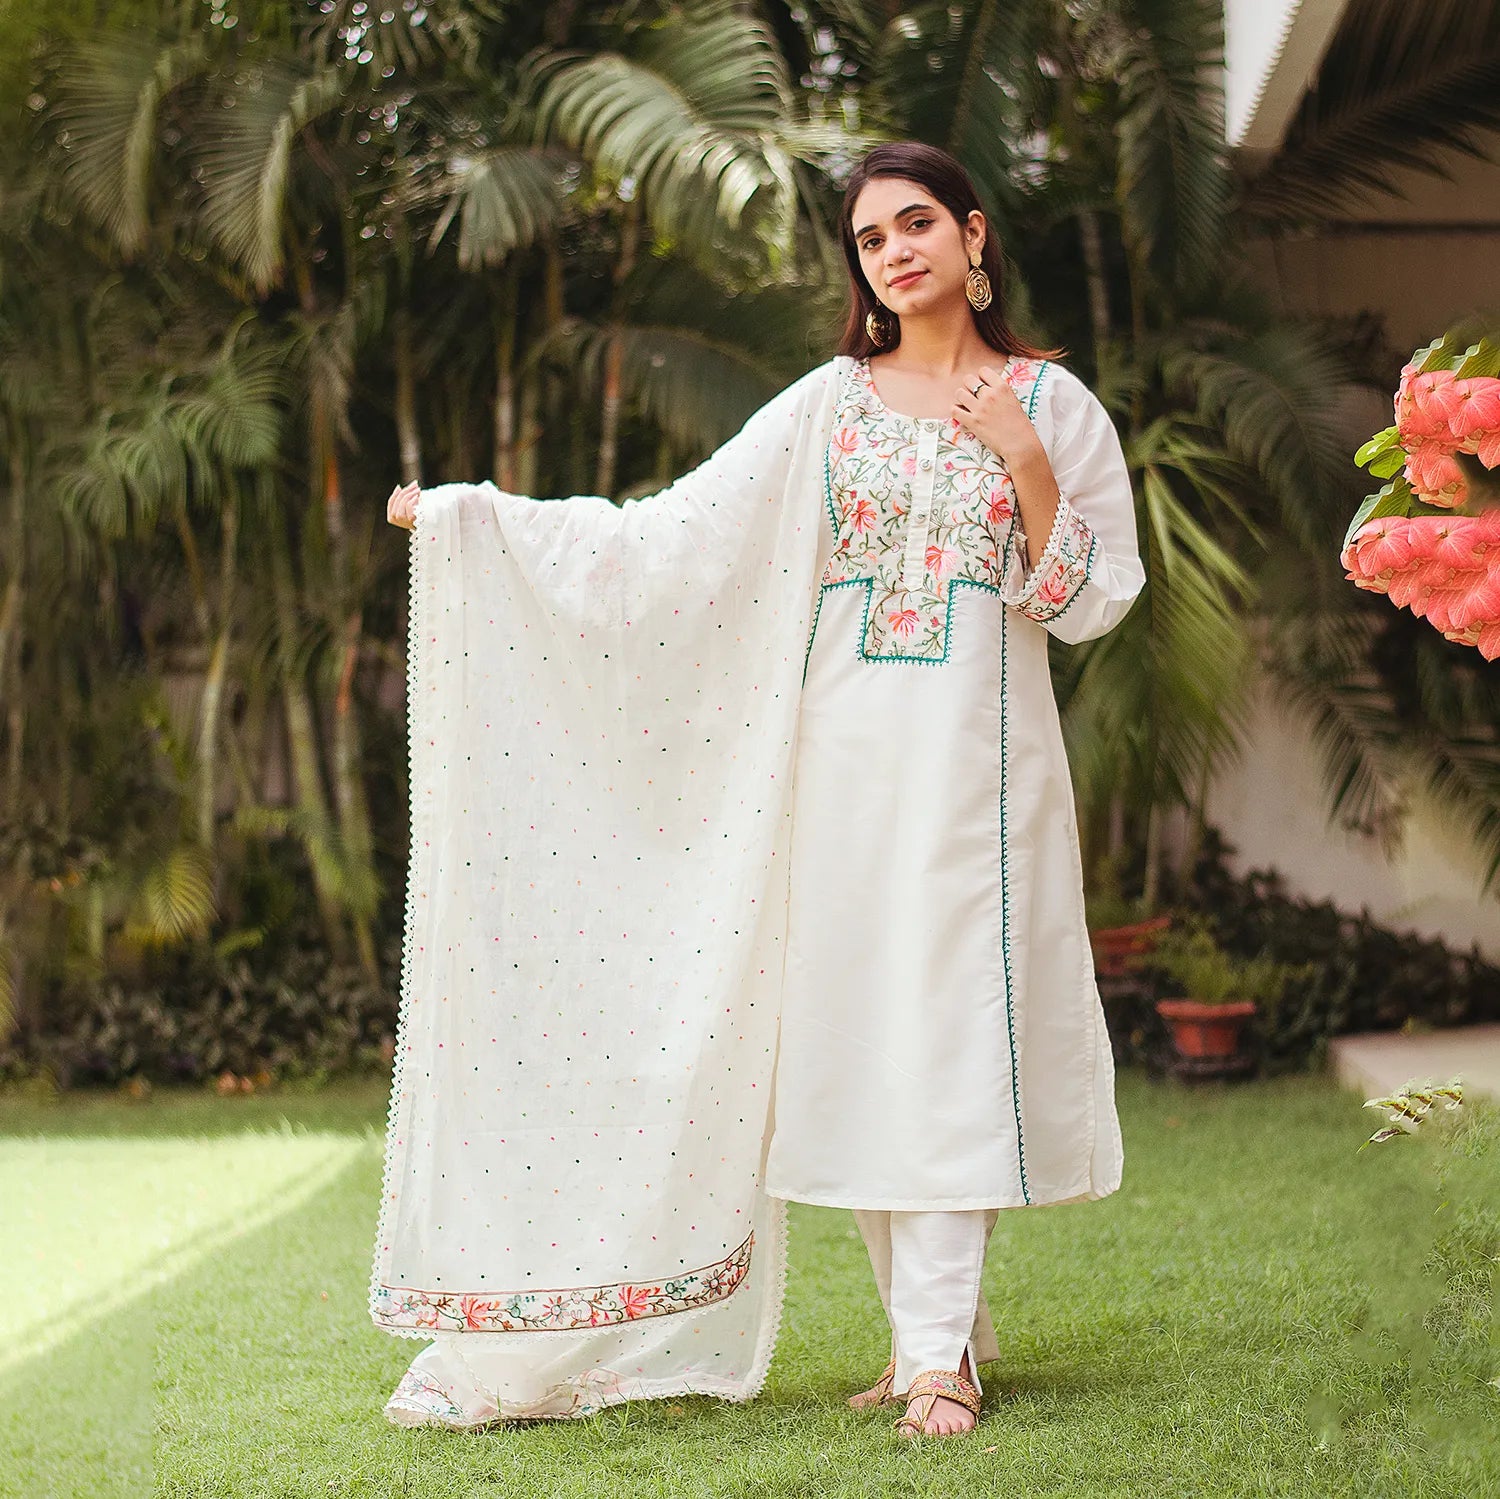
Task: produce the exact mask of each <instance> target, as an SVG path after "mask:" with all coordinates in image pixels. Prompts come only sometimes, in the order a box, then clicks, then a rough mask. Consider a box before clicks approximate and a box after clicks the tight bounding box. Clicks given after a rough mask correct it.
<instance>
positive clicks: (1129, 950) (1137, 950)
mask: <svg viewBox="0 0 1500 1499" xmlns="http://www.w3.org/2000/svg"><path fill="white" fill-rule="evenodd" d="M1171 924H1172V918H1171V917H1170V916H1153V917H1152V918H1151V919H1150V920H1149V921H1133V922H1131V923H1130V924H1129V925H1127V926H1109V927H1100V928H1099V929H1098V930H1097V931H1093V932H1090V933H1089V943H1090V945H1091V946H1092V947H1093V949H1094V974H1095V977H1097V978H1102V979H1118V978H1124V977H1125V976H1126V975H1127V974H1128V973H1129V972H1130V971H1131V970H1130V965H1129V962H1128V960H1129V959H1130V958H1133V957H1137V956H1140V955H1142V954H1145V953H1148V952H1150V951H1151V949H1152V948H1153V947H1155V946H1156V939H1157V938H1158V937H1160V936H1161V934H1162V933H1163V932H1165V931H1166V929H1167V928H1168V927H1169V926H1171Z"/></svg>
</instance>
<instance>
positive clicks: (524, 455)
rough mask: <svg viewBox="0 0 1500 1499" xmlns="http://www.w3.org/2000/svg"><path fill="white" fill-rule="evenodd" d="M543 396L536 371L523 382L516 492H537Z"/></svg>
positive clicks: (526, 493)
mask: <svg viewBox="0 0 1500 1499" xmlns="http://www.w3.org/2000/svg"><path fill="white" fill-rule="evenodd" d="M540 396H541V380H540V378H539V377H538V376H537V373H536V371H535V370H533V371H532V372H531V373H530V374H529V375H527V376H526V377H525V378H524V379H523V380H522V381H521V418H520V427H521V440H520V442H519V443H518V445H517V448H516V492H517V493H518V494H525V495H534V494H535V493H536V492H537V445H538V443H539V442H540V441H541V436H542V424H541V420H540V417H539V416H538V412H537V406H538V402H539V398H540Z"/></svg>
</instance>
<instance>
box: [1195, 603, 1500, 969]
mask: <svg viewBox="0 0 1500 1499" xmlns="http://www.w3.org/2000/svg"><path fill="white" fill-rule="evenodd" d="M1350 586H1351V587H1352V586H1353V585H1352V584H1351V585H1350ZM1323 785H1324V783H1323V774H1322V760H1321V756H1320V752H1319V750H1318V748H1317V746H1316V744H1315V743H1314V742H1313V739H1312V735H1311V734H1310V733H1309V732H1308V729H1307V727H1306V725H1305V724H1304V723H1303V722H1301V721H1300V720H1299V719H1297V718H1295V717H1292V716H1289V715H1288V714H1287V713H1286V712H1284V711H1283V710H1282V709H1281V708H1280V706H1279V705H1278V704H1277V703H1276V702H1275V701H1274V700H1273V698H1272V696H1271V694H1270V692H1269V691H1268V690H1267V689H1266V688H1265V687H1264V686H1263V687H1262V688H1261V690H1260V691H1259V692H1258V693H1257V695H1256V701H1255V707H1254V711H1253V713H1252V715H1251V721H1250V732H1249V735H1248V738H1247V741H1246V745H1245V753H1244V756H1243V758H1242V760H1241V761H1240V763H1239V764H1238V765H1237V766H1234V767H1231V768H1229V769H1228V770H1226V771H1225V772H1224V773H1223V774H1222V775H1221V776H1220V777H1219V779H1218V780H1217V781H1216V782H1215V783H1214V785H1213V786H1212V788H1211V789H1210V792H1209V798H1208V820H1209V821H1210V822H1211V823H1213V824H1214V825H1215V826H1216V827H1218V828H1219V829H1220V830H1221V831H1222V832H1223V834H1224V836H1225V837H1226V838H1227V839H1228V840H1229V842H1230V843H1231V844H1233V845H1234V846H1235V849H1236V853H1235V856H1234V857H1233V859H1232V860H1231V864H1232V867H1233V868H1235V869H1236V870H1238V871H1240V872H1242V873H1243V872H1244V871H1246V870H1249V869H1265V868H1273V869H1276V870H1277V871H1279V873H1280V874H1281V875H1282V876H1283V877H1284V878H1285V880H1286V882H1287V886H1288V888H1289V889H1291V890H1293V891H1295V892H1298V893H1300V894H1303V895H1307V896H1311V897H1313V898H1314V899H1323V898H1325V897H1326V898H1328V899H1331V900H1332V901H1333V902H1334V904H1335V905H1337V906H1339V907H1341V908H1342V909H1344V910H1349V911H1358V910H1359V909H1360V908H1361V907H1363V906H1368V907H1369V909H1370V913H1371V915H1372V916H1374V917H1375V918H1376V919H1377V920H1379V921H1381V922H1383V923H1384V924H1385V925H1388V926H1391V927H1394V928H1396V929H1397V930H1400V931H1416V932H1420V933H1421V934H1423V935H1424V936H1435V937H1441V938H1443V940H1444V941H1446V942H1448V943H1449V944H1450V945H1452V946H1455V947H1459V948H1467V947H1468V946H1469V945H1470V944H1472V943H1475V942H1477V943H1479V945H1480V948H1481V950H1482V951H1483V952H1484V953H1485V955H1486V956H1487V957H1488V958H1490V959H1491V960H1492V961H1495V962H1500V889H1497V890H1494V891H1493V892H1492V894H1491V895H1490V896H1489V897H1488V898H1484V899H1481V897H1480V895H1479V886H1480V880H1481V874H1482V870H1481V866H1480V860H1479V857H1478V855H1477V854H1476V853H1475V852H1473V849H1472V844H1471V843H1470V842H1469V841H1467V840H1466V839H1465V837H1464V836H1463V833H1462V830H1461V829H1459V828H1456V827H1453V826H1450V825H1449V824H1448V821H1447V819H1446V818H1445V816H1444V815H1443V813H1442V812H1441V811H1440V810H1439V809H1437V808H1436V807H1434V806H1433V805H1432V804H1431V803H1429V802H1426V801H1423V800H1418V801H1416V802H1415V803H1414V804H1413V808H1412V815H1411V816H1410V817H1409V818H1408V820H1407V824H1406V828H1405V835H1404V837H1403V839H1402V841H1401V844H1400V847H1399V849H1398V851H1397V852H1396V854H1395V856H1394V857H1391V858H1388V857H1387V855H1386V853H1385V851H1384V850H1383V849H1382V848H1381V845H1380V842H1379V840H1378V839H1376V838H1374V837H1373V836H1367V835H1365V834H1362V833H1358V832H1351V831H1348V830H1346V829H1344V828H1342V827H1340V826H1339V825H1338V824H1336V823H1334V824H1330V822H1329V820H1328V815H1327V808H1328V796H1327V793H1326V792H1325V791H1324V789H1323Z"/></svg>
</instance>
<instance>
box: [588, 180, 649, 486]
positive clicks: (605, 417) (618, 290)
mask: <svg viewBox="0 0 1500 1499" xmlns="http://www.w3.org/2000/svg"><path fill="white" fill-rule="evenodd" d="M640 230H641V200H640V198H639V197H635V198H632V199H631V200H630V201H629V202H628V203H627V204H625V207H624V211H623V212H622V214H621V218H620V255H619V258H618V259H617V260H616V261H615V270H614V296H613V298H612V299H611V305H610V321H609V328H608V331H607V332H606V334H605V338H606V340H607V342H606V343H605V346H604V382H603V383H604V390H603V398H602V401H601V404H600V412H599V466H598V469H597V471H596V473H595V477H594V492H595V493H596V494H602V495H605V496H606V497H608V496H609V495H610V494H611V493H612V492H613V490H614V487H615V461H616V457H617V453H618V448H619V441H620V367H621V364H622V362H623V360H624V352H625V351H624V347H623V341H622V340H623V335H622V331H621V325H622V323H623V321H624V314H625V283H626V282H627V281H628V280H629V278H630V273H631V272H632V271H633V270H634V269H635V256H636V248H637V246H638V245H639V243H640Z"/></svg>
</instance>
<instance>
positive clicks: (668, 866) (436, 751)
mask: <svg viewBox="0 0 1500 1499" xmlns="http://www.w3.org/2000/svg"><path fill="white" fill-rule="evenodd" d="M845 362H846V361H842V360H835V361H830V362H829V363H827V364H824V365H822V366H820V367H819V368H818V369H815V370H813V371H812V372H811V373H810V374H808V375H806V376H804V377H803V378H802V379H800V380H799V381H797V382H796V383H795V384H794V385H792V386H791V387H789V388H788V389H787V390H785V391H783V392H782V393H781V394H780V395H779V396H777V397H776V398H775V399H773V400H772V401H771V402H770V403H769V404H768V405H766V406H765V407H763V408H762V409H761V410H760V411H759V412H757V413H756V414H755V415H754V416H753V417H752V418H751V419H750V421H749V422H748V423H747V424H746V425H745V427H744V428H743V430H742V431H741V432H740V433H739V434H738V435H737V436H735V437H734V438H732V439H731V440H730V441H729V442H728V443H726V444H725V445H724V446H723V447H721V448H720V449H719V450H718V451H717V452H716V453H714V454H713V455H712V457H710V458H709V459H708V460H707V461H706V462H705V463H703V464H702V465H701V466H700V467H699V468H697V469H695V470H694V471H693V472H691V473H690V474H687V475H685V476H684V477H683V478H681V479H679V480H677V481H676V483H674V484H672V485H671V486H670V487H668V488H667V489H665V490H663V491H661V492H660V493H659V494H656V495H652V496H650V497H648V498H646V499H644V500H638V501H632V502H628V503H626V504H624V505H622V506H618V507H617V506H615V505H613V504H611V503H609V502H608V501H607V500H604V499H600V498H597V497H592V496H583V497H578V498H574V499H570V500H567V501H550V502H539V501H536V500H532V499H529V498H524V497H521V496H516V495H510V494H506V493H503V492H502V491H500V490H498V489H497V488H496V487H495V486H494V485H493V484H490V483H488V482H485V483H480V484H443V485H439V486H437V487H435V488H432V489H426V490H423V491H422V494H421V498H420V500H419V502H418V508H417V519H416V525H415V527H414V529H413V531H412V533H411V615H410V635H409V657H408V684H409V700H408V714H409V737H410V754H411V803H412V827H411V860H410V869H409V874H408V894H407V906H406V926H405V948H404V961H403V971H402V979H401V998H400V1020H399V1025H398V1035H397V1043H396V1063H395V1073H394V1076H393V1079H392V1086H391V1105H390V1117H389V1125H388V1130H387V1138H386V1148H385V1172H384V1182H383V1187H382V1194H381V1204H380V1218H379V1226H378V1233H377V1239H376V1249H375V1262H374V1272H373V1275H372V1277H371V1285H370V1312H371V1316H372V1317H373V1319H374V1321H375V1323H376V1325H377V1326H379V1327H381V1328H383V1329H385V1330H386V1331H388V1332H391V1333H393V1334H395V1335H397V1336H401V1337H412V1338H422V1339H431V1340H432V1346H431V1347H430V1348H428V1349H426V1350H424V1351H423V1352H422V1353H421V1354H420V1355H419V1356H418V1358H417V1359H416V1360H415V1361H414V1363H413V1364H412V1367H411V1369H410V1370H409V1371H408V1373H407V1374H406V1376H405V1377H404V1378H403V1380H402V1381H401V1385H400V1387H399V1388H398V1390H397V1391H396V1394H395V1395H394V1396H393V1397H392V1399H391V1402H390V1404H389V1405H388V1406H387V1414H388V1415H389V1416H390V1417H391V1418H392V1419H393V1420H397V1421H401V1422H408V1423H412V1424H417V1423H427V1422H433V1421H436V1422H440V1423H442V1424H446V1425H450V1426H455V1427H463V1428H469V1427H474V1426H478V1425H482V1424H484V1423H485V1422H486V1421H489V1420H492V1419H496V1418H500V1419H514V1418H525V1417H559V1416H579V1415H584V1414H588V1413H589V1412H591V1411H593V1410H597V1409H599V1408H600V1407H602V1406H604V1405H608V1404H613V1403H615V1402H618V1401H621V1400H629V1399H649V1398H658V1397H663V1396H669V1395H677V1394H688V1393H707V1394H712V1395H717V1396H722V1397H723V1398H725V1399H729V1400H747V1399H750V1398H751V1397H752V1396H754V1395H755V1394H757V1393H758V1392H759V1390H760V1388H761V1385H762V1384H763V1382H764V1380H765V1376H766V1371H767V1369H768V1366H769V1364H770V1360H771V1353H772V1350H773V1348H774V1345H775V1341H776V1335H777V1330H778V1326H779V1323H780V1316H781V1303H782V1295H783V1288H784V1285H785V1276H786V1224H785V1211H786V1209H785V1204H784V1203H783V1202H779V1201H777V1200H775V1199H772V1198H768V1197H767V1196H766V1195H765V1194H764V1193H763V1192H762V1191H761V1189H760V1185H759V1182H760V1174H761V1168H762V1164H763V1156H764V1149H765V1146H766V1143H767V1141H768V1139H769V1135H770V1110H771V1097H770V1094H771V1086H772V1080H773V1075H774V1064H775V1048H776V1042H777V1032H778V1021H779V1011H780V992H781V972H782V962H783V952H784V934H785V927H786V877H787V864H788V841H789V832H790V792H791V781H792V757H793V750H794V742H795V735H796V722H797V709H798V702H799V695H800V686H801V676H802V671H803V664H804V653H805V649H806V644H807V638H808V629H809V625H810V621H811V613H812V607H813V601H814V598H815V595H816V581H817V567H818V562H819V558H818V555H817V543H818V534H819V533H818V527H819V518H820V512H821V507H822V505H823V486H824V482H825V472H826V470H825V458H826V453H827V445H828V439H829V430H830V426H831V423H832V418H833V406H834V400H835V396H836V393H837V385H838V379H837V377H838V375H839V374H840V373H842V367H843V365H844V363H845Z"/></svg>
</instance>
